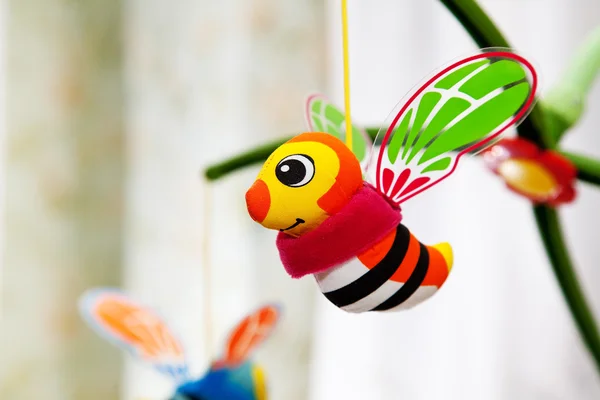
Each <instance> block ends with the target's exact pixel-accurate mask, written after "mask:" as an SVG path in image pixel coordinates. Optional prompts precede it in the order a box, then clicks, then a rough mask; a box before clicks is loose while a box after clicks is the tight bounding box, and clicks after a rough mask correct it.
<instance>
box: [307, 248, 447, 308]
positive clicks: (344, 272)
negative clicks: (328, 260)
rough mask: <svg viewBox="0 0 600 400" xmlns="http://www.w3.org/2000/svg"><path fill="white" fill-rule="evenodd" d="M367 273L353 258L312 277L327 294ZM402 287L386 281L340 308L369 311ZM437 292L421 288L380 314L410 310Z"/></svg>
mask: <svg viewBox="0 0 600 400" xmlns="http://www.w3.org/2000/svg"><path fill="white" fill-rule="evenodd" d="M367 272H369V268H367V267H366V266H364V265H363V264H362V263H361V262H360V260H359V259H358V258H353V259H352V260H350V261H348V262H347V263H345V264H342V265H340V266H337V267H334V268H331V269H329V270H327V271H324V272H319V273H317V274H314V277H315V280H316V281H317V284H318V285H319V289H320V290H321V293H327V292H331V291H333V290H337V289H340V288H342V287H344V286H346V285H349V284H351V283H352V282H354V281H356V280H357V279H359V278H360V277H361V276H363V275H364V274H366V273H367ZM402 285H404V284H403V283H401V282H395V281H392V280H388V281H386V282H385V283H384V284H383V285H381V286H380V287H379V288H378V289H377V290H375V291H374V292H372V293H371V294H369V295H368V296H366V297H363V298H362V299H360V300H358V301H356V302H354V303H352V304H349V305H347V306H344V307H341V309H342V310H344V311H346V312H350V313H361V312H366V311H370V310H372V309H373V308H375V307H377V306H378V305H380V304H381V303H383V302H384V301H386V300H387V299H389V298H390V297H391V296H392V295H393V294H394V293H396V292H397V291H398V290H399V289H400V288H401V287H402ZM437 291H438V288H437V287H436V286H421V287H419V288H418V289H417V290H416V292H415V293H413V294H412V295H411V296H410V297H409V298H408V299H406V300H405V301H404V302H403V303H402V304H400V305H398V306H396V307H394V308H391V309H389V310H385V311H381V312H388V311H400V310H407V309H410V308H412V307H414V306H416V305H418V304H420V303H422V302H423V301H425V300H427V299H428V298H429V297H431V296H433V295H434V294H435V292H437Z"/></svg>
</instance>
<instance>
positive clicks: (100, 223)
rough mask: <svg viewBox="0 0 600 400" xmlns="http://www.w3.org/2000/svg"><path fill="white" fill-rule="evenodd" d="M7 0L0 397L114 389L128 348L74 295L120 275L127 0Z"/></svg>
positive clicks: (101, 393) (87, 395)
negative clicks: (80, 309)
mask: <svg viewBox="0 0 600 400" xmlns="http://www.w3.org/2000/svg"><path fill="white" fill-rule="evenodd" d="M2 11H3V13H4V12H6V16H4V15H3V18H2V25H1V27H0V29H1V30H2V37H1V40H2V41H3V43H4V44H3V48H6V57H7V67H6V75H4V74H2V76H1V78H0V79H1V80H2V81H3V82H4V81H6V82H7V88H6V90H7V91H6V107H7V108H6V110H5V109H4V105H5V104H4V102H3V103H2V104H1V105H2V113H1V115H2V116H5V115H6V117H7V131H6V137H5V140H4V138H3V142H5V143H6V158H5V159H4V158H3V160H4V163H3V164H2V172H3V175H2V176H3V178H2V179H1V181H2V185H5V193H6V199H5V201H6V203H5V210H6V217H5V219H4V222H5V223H4V224H3V231H4V233H5V234H6V236H5V242H4V245H3V247H4V249H5V252H4V254H3V258H2V278H3V279H2V321H1V325H0V338H1V341H0V354H1V356H0V358H1V359H2V363H1V364H0V398H2V399H14V400H17V399H23V400H30V399H47V400H66V399H73V400H74V399H77V400H79V399H86V400H95V399H97V400H106V399H115V398H117V396H118V391H119V376H120V363H119V360H120V357H119V354H118V352H117V351H112V350H111V349H110V348H109V347H108V346H107V345H106V343H102V342H101V341H99V340H98V339H97V337H96V336H95V335H94V334H92V333H91V332H90V331H89V329H87V328H86V327H84V326H83V324H82V323H81V321H80V318H79V316H78V314H77V308H76V307H77V304H76V301H77V298H78V296H79V295H80V294H81V292H82V291H83V290H85V289H86V288H87V287H89V286H92V285H118V284H119V281H120V266H121V255H122V254H121V253H122V234H121V233H122V214H121V211H122V198H123V185H124V181H123V172H124V170H123V147H124V130H123V120H122V107H123V100H122V84H121V71H122V68H121V64H122V63H121V3H120V2H119V1H113V0H90V1H85V2H65V1H58V0H49V1H45V2H38V1H31V0H17V1H8V2H2ZM2 72H4V71H2ZM3 92H4V91H3ZM2 97H4V93H2ZM2 124H4V118H2ZM2 133H3V134H4V132H2ZM3 136H4V135H3ZM3 204H4V203H3Z"/></svg>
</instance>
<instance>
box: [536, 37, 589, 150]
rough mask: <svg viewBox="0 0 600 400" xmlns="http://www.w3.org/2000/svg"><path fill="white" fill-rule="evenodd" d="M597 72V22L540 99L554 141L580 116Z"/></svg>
mask: <svg viewBox="0 0 600 400" xmlns="http://www.w3.org/2000/svg"><path fill="white" fill-rule="evenodd" d="M599 74H600V26H599V27H597V28H596V29H594V30H593V31H592V32H591V33H590V34H588V36H587V37H586V39H585V40H584V42H583V43H582V44H581V45H580V46H579V47H578V48H577V49H576V50H575V55H574V56H573V58H572V59H571V61H570V62H569V63H568V64H567V67H566V68H565V70H564V71H563V72H562V74H561V75H560V77H559V78H558V80H557V82H556V83H555V84H554V86H552V87H551V88H550V90H549V91H548V93H547V94H546V96H545V98H544V100H543V104H544V108H545V109H546V110H547V111H548V125H549V126H548V128H549V129H550V131H551V135H552V137H553V139H554V141H555V142H558V141H559V140H560V139H561V137H562V135H564V133H565V132H566V131H567V130H568V129H569V128H571V127H572V126H574V125H575V124H576V123H577V121H579V119H580V118H581V115H582V114H583V112H584V110H585V99H586V98H587V95H588V93H589V91H590V90H591V88H592V87H593V83H594V81H595V80H596V78H597V77H598V75H599Z"/></svg>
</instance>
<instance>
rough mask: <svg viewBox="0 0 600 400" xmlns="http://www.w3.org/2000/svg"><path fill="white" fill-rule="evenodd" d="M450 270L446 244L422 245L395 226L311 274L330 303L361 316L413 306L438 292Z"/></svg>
mask: <svg viewBox="0 0 600 400" xmlns="http://www.w3.org/2000/svg"><path fill="white" fill-rule="evenodd" d="M451 268H452V250H451V248H450V246H449V245H448V244H447V243H440V244H437V245H434V246H427V245H424V244H422V243H421V242H419V241H418V240H417V239H416V238H415V237H414V236H413V235H412V234H411V233H410V231H409V230H408V229H407V228H406V227H405V226H404V225H402V224H399V225H398V226H397V227H396V229H394V230H392V231H391V232H390V233H389V234H387V235H386V236H385V237H384V238H383V239H381V240H380V241H378V243H376V244H375V245H373V246H372V247H371V248H370V249H369V250H367V251H365V252H363V253H362V254H360V255H358V256H357V257H355V258H353V259H352V260H350V261H348V262H346V263H344V264H341V265H339V266H336V267H333V268H331V269H328V270H326V271H324V272H320V273H317V274H314V276H315V278H316V280H317V283H318V285H319V288H320V290H321V292H322V293H323V295H324V296H325V297H326V298H327V299H328V300H329V301H331V302H332V303H333V304H334V305H336V306H337V307H339V308H341V309H343V310H344V311H348V312H352V313H360V312H366V311H392V310H401V309H408V308H412V307H414V306H416V305H417V304H420V303H421V302H423V301H425V300H426V299H428V298H429V297H431V296H432V295H433V294H434V293H435V292H437V291H438V289H439V288H440V287H441V286H442V285H443V284H444V282H445V281H446V278H447V277H448V274H449V272H450V270H451Z"/></svg>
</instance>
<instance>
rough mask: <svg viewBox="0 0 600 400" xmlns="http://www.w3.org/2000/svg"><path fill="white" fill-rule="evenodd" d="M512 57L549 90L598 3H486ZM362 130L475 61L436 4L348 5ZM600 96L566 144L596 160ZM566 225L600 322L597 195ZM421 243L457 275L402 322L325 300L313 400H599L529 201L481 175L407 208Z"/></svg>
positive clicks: (588, 194)
mask: <svg viewBox="0 0 600 400" xmlns="http://www.w3.org/2000/svg"><path fill="white" fill-rule="evenodd" d="M480 3H481V4H482V6H483V7H484V8H485V9H486V11H488V12H489V13H490V14H491V16H492V18H493V19H494V20H495V21H496V22H497V23H498V24H499V26H500V28H501V30H502V31H503V32H504V33H505V34H506V35H507V38H508V40H509V42H510V43H512V45H513V47H515V48H516V49H517V50H518V51H520V52H521V53H522V54H524V55H525V56H527V57H529V58H531V59H532V60H533V61H534V62H535V63H536V64H537V67H538V68H539V71H540V73H541V75H542V86H543V88H542V90H543V92H545V91H546V90H547V89H548V87H549V86H551V85H552V84H554V83H555V82H556V80H557V79H558V78H559V74H560V72H561V71H562V69H563V68H564V67H565V65H566V63H567V61H568V60H569V57H570V56H571V55H572V54H573V50H574V48H575V47H576V46H577V45H578V44H579V43H580V42H581V41H582V40H583V39H584V37H585V36H586V34H588V33H590V32H591V30H592V29H593V28H594V27H596V26H598V25H599V24H600V3H599V2H597V1H593V0H577V1H562V0H555V1H548V0H528V1H522V0H483V1H481V2H480ZM339 4H340V1H339V0H330V1H328V10H329V12H328V19H327V26H328V37H329V51H330V52H331V54H332V56H333V59H334V60H335V62H334V63H332V64H331V66H330V69H329V72H330V77H331V80H330V82H329V88H330V93H331V94H332V95H333V98H334V99H335V100H336V101H337V102H338V104H340V105H342V104H343V89H342V64H341V40H340V29H341V28H340V24H339V19H340V14H339ZM349 23H350V25H349V27H350V58H351V85H352V113H353V118H354V121H356V122H360V123H362V124H365V125H368V124H381V123H382V122H383V121H384V120H385V119H386V117H387V114H388V113H389V111H390V110H391V109H392V108H393V107H394V105H395V104H396V103H397V102H398V101H399V100H400V99H401V98H402V97H403V95H404V93H406V92H407V91H408V90H410V89H411V88H412V87H413V85H416V84H417V83H419V82H420V81H421V79H423V78H424V76H425V75H426V74H427V73H429V72H430V71H432V70H434V69H436V68H438V67H439V66H440V65H442V64H444V63H446V62H448V61H449V60H452V59H455V58H456V57H459V56H461V55H464V54H465V53H469V52H471V51H473V50H475V47H474V45H473V43H472V41H471V39H470V38H469V37H468V36H467V34H466V33H465V31H464V30H463V28H462V27H461V26H460V25H459V24H458V23H457V21H456V20H455V19H454V18H453V17H452V16H451V14H450V13H449V12H448V11H447V10H446V9H445V8H444V7H443V6H442V5H441V4H440V3H439V2H437V1H416V0H415V1H397V0H378V1H371V2H359V1H353V2H350V4H349ZM598 109H600V85H598V84H596V85H595V87H594V89H593V90H592V93H591V96H590V98H589V102H588V104H587V113H586V115H585V117H584V118H583V119H582V120H581V122H580V123H579V124H578V126H577V127H576V128H575V129H573V130H572V131H571V132H570V134H569V136H568V137H567V138H566V139H565V140H564V146H565V147H566V148H568V149H571V150H574V151H582V152H584V153H586V154H590V155H595V156H600V139H599V137H598V129H597V127H598V126H599V125H600V114H599V113H598V112H595V110H598ZM578 190H579V199H578V201H577V202H576V203H575V204H573V205H570V206H567V207H564V209H562V210H561V212H560V215H561V217H562V220H563V222H564V229H565V235H566V236H567V241H568V244H569V247H570V249H571V250H572V254H573V258H574V262H575V263H576V265H577V267H578V273H579V275H580V278H581V280H582V281H583V285H584V288H585V290H586V293H587V295H588V296H589V298H590V300H591V301H592V305H593V307H594V309H595V310H596V314H597V315H598V317H599V318H600V312H599V307H600V295H599V293H600V291H598V287H599V286H600V272H598V268H597V264H598V257H599V256H600V248H599V247H598V246H597V240H596V239H595V238H596V237H597V231H596V230H597V229H596V228H597V226H598V225H599V223H600V214H599V213H598V204H599V203H600V193H599V192H598V190H597V189H596V188H591V187H588V186H586V185H585V184H580V185H579V186H578ZM403 215H404V222H405V224H406V225H407V226H408V227H410V228H411V230H412V231H413V233H414V234H415V235H416V236H417V237H419V238H420V240H421V241H423V242H425V243H431V244H433V243H437V242H441V241H449V242H450V243H451V244H452V245H453V246H454V250H455V267H454V269H453V271H452V274H451V277H450V278H449V281H448V282H447V283H446V285H445V286H444V288H443V289H442V290H441V291H440V292H439V293H438V294H436V296H435V297H434V298H433V299H431V300H430V301H428V302H426V303H425V304H423V305H421V306H420V307H418V308H416V309H413V310H412V311H409V312H404V313H391V314H373V315H371V314H368V315H351V314H346V313H343V312H342V311H339V310H337V309H336V308H335V307H333V306H332V305H331V304H329V303H328V302H327V300H326V299H324V298H321V297H320V298H319V300H317V308H318V314H317V325H316V328H315V339H314V340H315V349H314V353H315V358H314V360H313V368H312V369H311V377H312V378H313V381H312V382H313V385H312V386H311V395H310V398H311V399H312V400H329V399H342V398H343V399H347V400H354V399H356V400H358V399H361V400H362V399H369V400H384V399H385V400H389V399H411V400H434V399H435V400H438V399H444V400H450V399H456V400H458V399H461V400H464V399H487V400H496V399H515V400H516V399H524V400H525V399H526V400H532V399H545V400H548V399H563V400H572V399H579V400H588V399H589V400H591V399H597V398H598V397H599V396H600V382H599V380H598V377H597V371H596V370H595V368H594V365H593V362H592V361H591V359H590V357H589V356H588V354H587V352H586V350H585V349H584V346H583V344H582V342H581V340H580V337H579V334H578V332H577V331H576V329H575V326H574V323H573V321H572V319H571V316H570V314H569V312H568V310H567V307H566V304H565V302H564V300H563V297H562V295H561V293H560V290H559V288H558V286H557V284H556V281H555V279H554V276H553V273H552V270H551V267H550V266H549V264H548V261H547V259H546V256H545V254H544V251H543V248H542V244H541V241H540V238H539V235H538V233H537V230H536V226H535V222H534V219H533V215H532V212H531V210H530V207H529V205H528V203H527V201H526V200H524V199H521V198H519V197H517V196H516V195H513V194H511V193H510V192H508V191H507V190H506V189H505V188H504V187H503V184H502V183H501V182H500V181H498V180H496V179H495V178H494V177H493V176H492V175H491V174H490V173H488V172H487V171H486V170H484V169H483V167H482V165H480V164H479V163H478V162H474V161H470V162H465V163H464V165H463V167H462V168H460V170H459V173H458V174H457V175H456V176H455V177H453V178H452V182H451V183H446V184H443V185H441V186H438V187H436V189H435V190H431V191H430V192H429V193H426V194H423V195H421V196H419V197H418V199H414V200H413V201H410V202H409V203H407V204H406V206H405V207H403Z"/></svg>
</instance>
